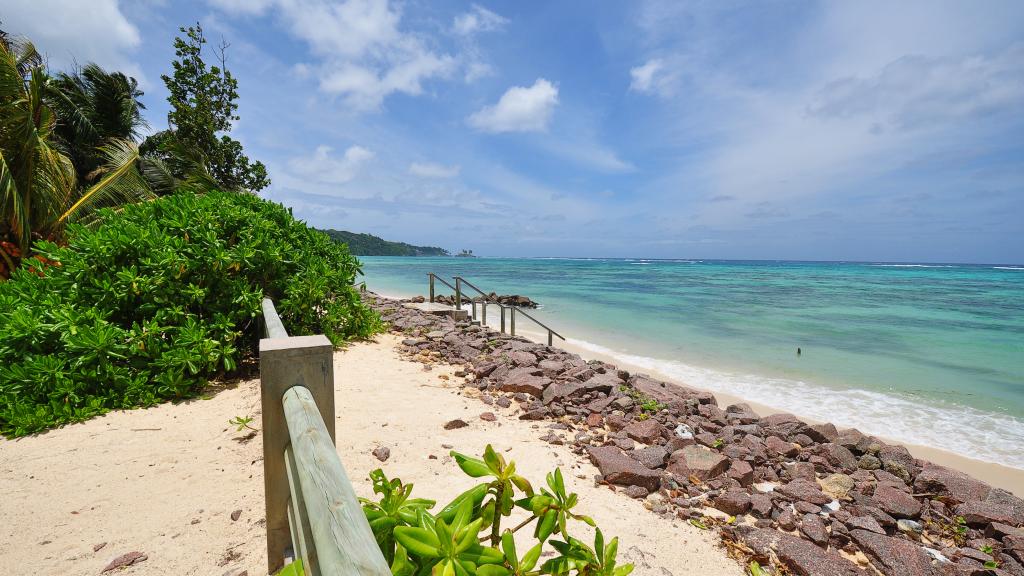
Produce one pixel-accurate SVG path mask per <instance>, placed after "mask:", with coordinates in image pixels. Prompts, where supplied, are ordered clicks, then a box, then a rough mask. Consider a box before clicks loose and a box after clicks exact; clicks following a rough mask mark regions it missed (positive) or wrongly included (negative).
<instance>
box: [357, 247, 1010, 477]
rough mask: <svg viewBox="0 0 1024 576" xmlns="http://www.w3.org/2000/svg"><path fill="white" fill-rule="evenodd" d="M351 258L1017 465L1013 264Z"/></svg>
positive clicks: (689, 374) (687, 377) (737, 386)
mask: <svg viewBox="0 0 1024 576" xmlns="http://www.w3.org/2000/svg"><path fill="white" fill-rule="evenodd" d="M361 260H362V261H363V271H364V272H365V280H366V283H367V285H368V287H369V288H370V289H371V290H374V291H376V292H379V293H382V294H385V295H395V296H411V295H415V294H426V292H427V272H435V273H437V274H439V275H443V276H445V277H448V278H450V277H452V276H454V275H462V276H464V277H466V278H467V279H469V280H471V281H473V282H474V283H475V284H476V285H478V286H480V288H482V289H484V290H485V291H488V292H489V291H492V290H493V291H496V292H498V293H502V294H509V293H517V294H525V295H527V296H529V297H531V298H533V299H534V300H536V301H538V302H540V303H541V304H542V308H541V309H540V310H539V311H538V312H537V313H536V316H537V317H538V318H539V319H541V320H542V321H544V322H546V323H548V324H549V325H551V326H552V327H553V328H555V329H556V330H558V331H559V332H561V333H562V334H563V335H565V336H566V337H567V338H568V339H569V341H570V342H571V343H572V344H575V345H577V346H580V347H582V348H585V349H589V350H592V351H594V352H599V353H602V354H607V355H610V356H613V357H616V358H618V359H620V360H622V361H626V362H629V363H631V364H634V365H639V366H642V367H644V368H647V369H649V370H652V371H658V372H662V373H665V374H667V375H669V376H671V377H674V378H677V379H679V380H681V381H683V382H686V383H689V384H691V385H693V386H697V387H701V388H705V389H708V390H712V391H718V392H722V393H729V394H733V395H737V396H740V397H743V398H746V399H748V400H751V401H754V402H759V403H762V404H766V405H768V406H771V407H775V408H778V409H782V410H786V411H790V412H794V413H796V414H799V415H802V416H805V417H808V418H814V419H821V420H828V421H831V422H834V423H836V424H837V425H840V426H855V427H857V428H859V429H860V430H862V431H864V432H868V433H872V434H878V435H883V436H886V437H889V438H893V439H896V440H899V441H902V442H906V443H913V444H922V445H926V446H933V447H937V448H943V449H946V450H950V451H953V452H956V453H959V454H962V455H965V456H968V457H972V458H976V459H980V460H986V461H990V462H997V463H1001V464H1005V465H1008V466H1013V467H1017V468H1024V266H1015V265H1007V266H997V265H961V264H949V265H939V264H886V263H877V264H873V263H838V262H774V261H715V260H641V259H632V260H630V259H578V258H391V257H364V258H361ZM442 288H443V286H442V285H440V283H439V284H438V293H450V291H444V290H442ZM496 316H497V310H495V311H494V312H492V319H493V318H495V317H496ZM492 323H493V322H492ZM521 326H523V325H522V324H521ZM523 328H527V329H528V327H527V326H523ZM798 347H799V348H800V349H801V355H800V356H797V354H796V349H797V348H798Z"/></svg>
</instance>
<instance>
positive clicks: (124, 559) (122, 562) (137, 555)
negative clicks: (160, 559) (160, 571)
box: [100, 552, 149, 574]
mask: <svg viewBox="0 0 1024 576" xmlns="http://www.w3.org/2000/svg"><path fill="white" fill-rule="evenodd" d="M147 559H149V556H146V555H145V554H143V553H142V552H128V553H127V554H122V555H120V556H118V557H117V558H114V559H113V560H111V561H110V564H107V567H106V568H104V569H103V570H100V573H101V574H102V573H103V572H110V571H111V570H117V569H118V568H122V567H124V566H132V565H133V564H138V563H139V562H145V561H146V560H147Z"/></svg>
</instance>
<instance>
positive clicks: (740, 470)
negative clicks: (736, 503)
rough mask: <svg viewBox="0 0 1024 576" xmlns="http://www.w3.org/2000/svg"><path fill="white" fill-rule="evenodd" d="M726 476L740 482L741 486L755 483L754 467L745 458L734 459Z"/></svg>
mask: <svg viewBox="0 0 1024 576" xmlns="http://www.w3.org/2000/svg"><path fill="white" fill-rule="evenodd" d="M726 476H728V477H729V478H732V479H733V480H735V481H737V482H739V483H740V486H745V487H749V486H750V485H751V484H753V483H754V468H753V467H751V466H750V464H748V463H746V462H744V461H743V460H733V461H732V464H731V465H730V466H729V470H728V472H726Z"/></svg>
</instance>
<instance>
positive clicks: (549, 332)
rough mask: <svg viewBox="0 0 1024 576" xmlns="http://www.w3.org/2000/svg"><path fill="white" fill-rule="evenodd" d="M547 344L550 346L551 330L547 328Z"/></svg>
mask: <svg viewBox="0 0 1024 576" xmlns="http://www.w3.org/2000/svg"><path fill="white" fill-rule="evenodd" d="M548 346H551V330H550V329H548Z"/></svg>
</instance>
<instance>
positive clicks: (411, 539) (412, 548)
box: [395, 526, 441, 558]
mask: <svg viewBox="0 0 1024 576" xmlns="http://www.w3.org/2000/svg"><path fill="white" fill-rule="evenodd" d="M395 540H397V541H398V543H399V544H401V545H402V546H404V547H405V548H406V550H408V551H409V553H410V554H412V555H414V556H422V557H424V558H437V557H439V556H440V555H441V553H440V550H439V548H440V546H441V542H440V541H439V540H438V537H437V536H436V535H435V534H434V533H433V532H431V531H429V530H427V529H425V528H418V527H413V526H399V527H397V528H395Z"/></svg>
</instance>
